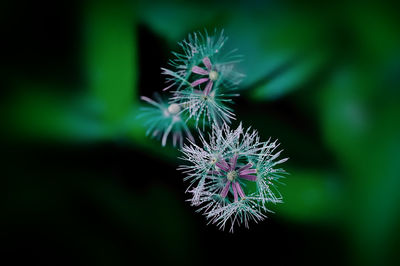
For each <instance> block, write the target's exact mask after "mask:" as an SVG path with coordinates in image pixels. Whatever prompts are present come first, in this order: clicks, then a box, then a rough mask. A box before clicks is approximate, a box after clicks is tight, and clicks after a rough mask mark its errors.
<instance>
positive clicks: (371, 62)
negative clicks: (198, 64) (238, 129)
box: [0, 1, 400, 265]
mask: <svg viewBox="0 0 400 266" xmlns="http://www.w3.org/2000/svg"><path fill="white" fill-rule="evenodd" d="M398 11H399V8H398V7H397V6H395V5H394V4H392V3H389V2H387V3H383V2H382V3H378V2H368V3H363V2H361V3H352V2H350V1H349V2H347V1H343V2H341V1H333V2H332V3H328V2H326V1H313V2H311V3H310V2H307V3H306V2H304V3H299V2H297V1H296V2H295V1H293V2H282V1H276V2H274V1H265V2H262V1H233V2H232V1H220V2H211V1H201V2H188V1H151V2H150V1H141V2H130V1H109V2H108V1H85V2H81V1H69V2H66V3H61V2H51V1H47V2H37V1H22V2H18V3H17V2H9V3H5V4H3V8H2V11H1V12H2V15H1V22H2V23H1V25H2V29H3V34H2V43H3V44H5V46H6V47H5V48H3V49H2V51H3V54H4V55H3V56H2V59H1V61H2V65H3V67H2V79H1V84H2V87H3V88H5V90H3V91H2V92H1V95H2V100H1V105H0V106H1V107H0V122H1V125H2V131H1V140H2V141H1V143H2V145H1V146H2V153H3V159H2V170H1V172H2V174H1V176H2V183H3V185H2V186H1V187H2V188H4V192H3V193H2V194H3V197H2V198H3V200H2V202H3V203H4V204H2V209H1V217H0V225H1V240H2V241H1V245H2V246H1V252H2V253H3V254H2V256H1V258H2V260H4V261H6V260H7V259H11V260H10V261H11V262H8V263H9V264H8V263H7V264H5V265H16V264H19V263H22V262H24V263H26V262H28V263H29V264H33V265H35V264H40V265H59V264H65V265H135V264H136V265H137V264H138V263H139V262H140V261H143V260H145V261H146V262H148V263H150V262H158V263H163V264H164V265H166V264H171V263H176V264H189V263H190V264H199V265H209V264H210V263H213V262H215V263H219V264H230V263H231V262H233V261H236V262H237V261H239V260H240V261H243V263H246V264H248V265H253V264H255V263H262V264H263V265H288V264H291V263H293V264H296V265H297V264H302V263H307V264H308V265H396V263H397V265H398V264H399V263H400V261H399V255H398V252H399V247H400V204H399V203H400V193H399V188H400V123H399V115H400V101H399V96H400V86H399V85H400V78H399V77H400V32H399V29H400V27H399V25H400V23H399V22H400V21H399V20H400V16H399V13H398ZM214 28H217V29H222V28H223V29H225V33H226V35H227V36H229V41H228V43H227V45H228V47H229V48H238V49H239V53H240V54H242V55H243V56H244V59H245V60H244V61H243V62H242V63H241V64H240V65H238V69H239V70H240V71H241V72H243V73H245V74H246V78H245V79H244V81H243V83H242V87H241V91H240V93H241V96H240V97H239V98H237V99H236V100H235V101H236V104H235V106H234V109H235V112H236V114H237V118H238V120H237V121H243V123H244V125H245V126H246V127H247V126H252V127H254V128H256V129H258V130H259V132H260V135H261V137H262V139H264V140H265V139H267V138H269V137H270V136H271V137H272V138H274V139H275V138H278V139H279V141H280V142H281V143H282V148H283V149H284V150H285V151H284V152H283V155H284V156H286V157H290V160H289V161H288V162H287V163H285V165H283V167H284V168H285V169H286V170H287V171H288V172H290V175H289V176H288V178H287V179H286V180H285V183H286V185H285V186H281V187H280V191H281V192H282V194H283V196H284V201H285V203H284V204H280V205H277V206H271V208H272V209H273V210H274V211H275V213H274V214H271V215H269V219H267V220H266V221H264V222H262V223H260V224H254V223H252V224H250V229H249V230H247V229H244V228H238V230H236V232H235V234H229V233H227V232H221V231H219V230H217V229H216V228H215V226H213V225H210V226H207V225H206V221H205V219H204V217H203V216H202V215H200V214H197V213H195V209H194V208H192V207H190V206H189V203H187V202H185V200H186V199H187V198H188V197H189V195H187V194H185V193H184V191H185V189H186V185H187V184H184V183H183V181H182V178H183V175H182V174H181V173H179V172H178V171H176V170H175V169H176V167H177V166H178V165H179V164H180V163H181V162H180V161H179V160H177V159H176V157H177V155H179V153H178V152H177V151H176V150H174V149H173V148H172V147H166V148H161V146H160V143H159V142H157V141H155V140H151V139H149V138H146V137H145V134H144V132H145V128H144V127H143V125H142V123H143V121H140V120H138V119H136V116H137V114H138V108H139V107H140V106H141V103H140V102H139V96H140V95H146V96H152V93H153V92H156V91H160V90H161V89H162V88H163V82H164V81H163V77H162V76H161V75H160V67H165V66H166V65H167V60H168V59H169V58H171V53H170V52H171V51H173V50H177V49H179V47H178V45H177V42H178V41H181V40H182V39H184V38H185V37H186V36H187V34H188V33H190V32H193V31H199V30H200V31H202V30H204V29H207V30H208V31H209V32H212V31H213V30H214ZM237 124H238V122H234V125H235V126H236V125H237Z"/></svg>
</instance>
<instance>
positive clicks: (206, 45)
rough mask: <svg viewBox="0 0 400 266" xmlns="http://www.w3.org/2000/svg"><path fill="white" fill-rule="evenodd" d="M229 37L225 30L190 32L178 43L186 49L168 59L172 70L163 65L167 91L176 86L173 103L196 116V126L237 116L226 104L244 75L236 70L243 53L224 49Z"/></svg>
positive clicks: (230, 101)
mask: <svg viewBox="0 0 400 266" xmlns="http://www.w3.org/2000/svg"><path fill="white" fill-rule="evenodd" d="M226 41H227V37H225V36H224V34H223V31H221V33H220V34H219V35H218V34H217V32H216V31H215V35H213V36H209V35H208V33H207V32H205V34H204V35H203V34H202V33H194V34H190V35H189V37H188V38H187V39H186V40H184V41H182V42H181V43H179V45H180V46H181V48H182V50H183V52H182V53H177V52H174V53H173V54H174V56H175V58H174V59H172V60H170V61H169V64H170V66H171V69H167V68H162V74H164V75H166V76H167V77H166V83H167V86H166V87H165V89H164V90H167V89H170V88H172V87H174V88H175V90H174V91H173V94H174V96H173V97H172V98H171V100H172V102H175V103H180V104H181V106H183V111H184V112H187V113H188V114H189V116H188V119H191V118H194V119H195V123H196V126H198V124H199V122H202V124H203V127H204V125H205V123H206V122H207V123H209V124H212V123H217V124H219V125H221V124H222V123H223V122H228V123H229V122H230V121H231V120H232V119H234V114H233V112H232V110H231V109H230V108H229V107H227V106H226V105H227V104H229V103H232V97H234V96H237V95H238V94H236V93H233V91H234V90H236V89H237V86H238V84H239V83H240V81H241V80H242V78H243V75H242V74H240V73H238V72H236V71H235V70H234V65H235V63H237V62H239V61H240V56H238V55H235V50H233V51H230V52H227V53H226V52H225V50H224V49H223V47H224V44H225V42H226Z"/></svg>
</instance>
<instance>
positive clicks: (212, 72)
mask: <svg viewBox="0 0 400 266" xmlns="http://www.w3.org/2000/svg"><path fill="white" fill-rule="evenodd" d="M203 63H204V65H205V66H206V68H207V70H204V69H203V68H201V67H198V66H193V67H192V72H193V73H196V74H199V75H203V76H204V75H208V77H207V78H201V79H198V80H196V81H194V82H192V84H191V86H192V87H195V86H198V85H200V84H202V83H204V82H206V81H208V83H207V85H206V87H205V89H204V95H205V96H207V95H208V94H209V93H210V91H211V89H212V86H213V83H214V81H216V80H217V79H218V72H217V71H215V70H213V68H212V64H211V61H210V59H209V58H208V57H204V58H203Z"/></svg>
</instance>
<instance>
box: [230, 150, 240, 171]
mask: <svg viewBox="0 0 400 266" xmlns="http://www.w3.org/2000/svg"><path fill="white" fill-rule="evenodd" d="M238 156H239V155H237V154H235V155H234V156H233V157H232V158H231V161H230V164H231V168H230V170H231V171H233V170H235V168H236V162H237V158H238Z"/></svg>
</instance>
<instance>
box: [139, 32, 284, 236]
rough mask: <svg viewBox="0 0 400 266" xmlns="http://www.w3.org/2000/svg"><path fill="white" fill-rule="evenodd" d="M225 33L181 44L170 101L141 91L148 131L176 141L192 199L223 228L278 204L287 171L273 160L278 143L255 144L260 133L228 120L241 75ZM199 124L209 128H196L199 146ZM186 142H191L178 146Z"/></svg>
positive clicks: (170, 72) (169, 72) (169, 75)
mask: <svg viewBox="0 0 400 266" xmlns="http://www.w3.org/2000/svg"><path fill="white" fill-rule="evenodd" d="M226 41H227V37H225V36H224V34H223V31H222V32H220V33H219V34H218V33H217V32H216V31H215V34H214V35H212V36H209V35H208V33H207V32H205V33H204V34H201V33H194V34H190V35H189V36H188V38H187V39H186V40H183V41H182V42H180V43H179V45H180V47H181V48H182V52H181V53H178V52H173V55H174V58H173V59H171V60H170V61H169V68H168V69H167V68H162V74H164V75H165V76H166V84H167V85H166V87H165V88H164V91H165V90H169V91H170V92H171V93H172V96H171V97H169V99H167V100H164V99H163V98H161V97H159V96H156V100H152V99H150V98H148V97H145V96H142V97H141V99H142V100H143V101H145V102H146V103H147V104H148V105H149V106H147V107H143V108H142V113H141V116H142V117H145V119H146V120H145V126H146V127H147V128H148V129H147V132H146V134H147V135H151V136H153V137H156V138H159V139H161V144H162V146H165V145H166V143H167V139H168V138H169V136H172V137H171V138H172V143H173V145H174V146H175V145H179V146H180V147H182V149H181V151H182V153H183V156H182V158H181V159H183V160H184V161H186V162H187V163H188V164H186V165H182V166H180V167H179V169H180V170H182V171H183V172H184V174H185V175H186V176H185V178H184V180H185V181H187V182H188V183H189V186H188V189H187V191H186V192H188V193H190V194H191V198H190V199H189V202H191V204H192V205H193V206H195V207H197V209H198V211H199V212H202V213H203V214H204V215H205V216H206V218H207V219H208V220H209V222H210V223H214V224H217V225H218V226H219V228H220V229H224V228H225V227H226V226H227V225H228V226H230V231H231V232H233V230H234V227H235V226H236V225H241V224H244V225H245V227H248V225H249V224H248V223H249V221H251V220H253V221H255V222H258V221H261V220H263V219H264V218H266V213H267V212H270V210H269V209H268V208H267V204H268V203H271V202H272V203H274V204H276V203H280V202H282V196H281V194H280V193H279V191H278V189H277V184H279V183H280V179H281V178H283V177H284V174H285V173H286V172H285V171H284V170H283V169H281V168H276V165H278V164H280V163H283V162H285V161H286V160H287V159H286V158H285V159H280V160H277V158H278V157H279V156H280V154H281V151H278V152H276V149H277V147H278V146H279V144H278V143H277V141H273V142H272V141H271V140H270V139H269V140H268V141H264V142H263V141H260V137H259V136H258V133H257V131H255V130H251V129H250V128H249V129H246V130H244V129H243V127H242V124H240V125H239V127H238V128H236V129H235V130H231V129H230V126H229V125H228V124H229V123H231V121H232V120H233V119H235V114H234V113H233V110H232V109H231V107H230V104H231V103H233V101H232V98H233V97H234V96H238V94H237V93H235V90H236V89H237V86H238V84H239V83H240V81H241V79H242V77H243V75H242V74H240V73H238V72H236V71H235V70H234V65H235V63H237V62H239V61H240V56H238V55H235V50H233V51H230V52H225V48H224V45H225V43H226ZM189 121H192V122H193V125H194V126H195V127H196V128H197V129H199V125H202V129H203V131H204V129H205V126H206V125H210V126H211V127H212V128H211V132H210V133H209V135H208V140H206V138H207V137H205V136H204V135H203V134H204V133H201V131H200V130H199V140H200V141H199V142H201V143H200V144H196V143H195V141H194V138H193V136H192V134H191V132H190V129H189V126H188V123H189ZM185 139H187V140H188V143H187V144H185V145H184V144H183V143H184V140H185Z"/></svg>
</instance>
